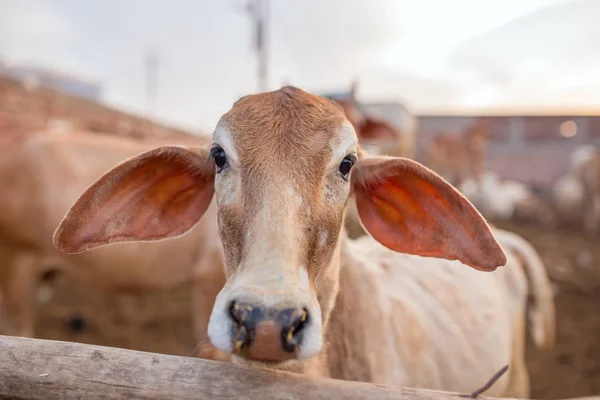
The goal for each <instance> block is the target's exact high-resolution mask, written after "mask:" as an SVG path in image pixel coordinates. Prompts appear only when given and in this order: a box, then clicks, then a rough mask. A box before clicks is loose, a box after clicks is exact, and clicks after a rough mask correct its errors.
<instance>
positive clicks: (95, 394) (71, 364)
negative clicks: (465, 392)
mask: <svg viewBox="0 0 600 400" xmlns="http://www.w3.org/2000/svg"><path fill="white" fill-rule="evenodd" d="M474 389H476V388H474ZM0 399H27V400H35V399H44V400H51V399H90V400H91V399H115V400H121V399H200V400H202V399H249V400H250V399H251V400H258V399H264V400H275V399H314V400H317V399H372V400H378V399H406V400H414V399H430V400H442V399H443V400H451V399H452V400H458V399H462V398H461V397H459V396H458V395H456V394H450V393H443V392H437V391H430V390H419V389H412V388H400V387H385V386H381V385H373V384H367V383H360V382H347V381H340V380H334V379H315V378H309V377H306V376H301V375H297V374H292V373H287V372H276V371H267V370H260V369H249V368H245V367H242V366H237V365H234V364H230V363H223V362H217V361H208V360H201V359H197V358H189V357H178V356H170V355H164V354H155V353H146V352H141V351H133V350H125V349H118V348H110V347H102V346H92V345H85V344H80V343H70V342H59V341H51V340H41V339H28V338H19V337H9V336H0Z"/></svg>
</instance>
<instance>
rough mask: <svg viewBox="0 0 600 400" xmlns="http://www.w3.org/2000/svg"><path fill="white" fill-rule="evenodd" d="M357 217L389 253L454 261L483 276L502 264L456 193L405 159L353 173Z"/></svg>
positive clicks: (374, 160) (382, 160)
mask: <svg viewBox="0 0 600 400" xmlns="http://www.w3.org/2000/svg"><path fill="white" fill-rule="evenodd" d="M352 185H353V190H354V194H355V197H356V205H357V208H358V214H359V216H360V219H361V222H362V224H363V225H364V227H365V229H366V230H367V231H368V232H369V233H370V234H371V236H373V238H375V239H376V240H377V241H378V242H380V243H381V244H383V245H384V246H386V247H387V248H389V249H391V250H394V251H397V252H401V253H407V254H415V255H420V256H424V257H436V258H444V259H448V260H458V261H460V262H462V263H463V264H466V265H468V266H470V267H473V268H475V269H478V270H482V271H493V270H495V269H496V268H497V267H499V266H502V265H505V264H506V255H505V254H504V251H503V250H502V247H500V245H499V244H498V242H497V241H496V239H495V238H494V235H493V234H492V232H491V230H490V228H489V226H488V224H487V223H486V221H485V220H484V218H483V217H482V216H481V215H480V214H479V212H478V211H477V210H476V209H475V207H473V205H472V204H471V203H470V202H469V201H468V200H467V199H466V198H465V197H463V196H462V195H461V194H460V193H459V192H458V190H456V189H455V188H454V187H452V186H451V185H450V184H449V183H447V182H446V181H444V180H443V179H442V178H441V177H440V176H439V175H437V174H436V173H435V172H433V171H431V170H429V169H428V168H426V167H424V166H423V165H421V164H419V163H417V162H415V161H412V160H409V159H405V158H392V157H369V158H365V159H362V160H361V161H360V162H359V165H358V167H357V168H356V169H355V170H354V171H353V172H352Z"/></svg>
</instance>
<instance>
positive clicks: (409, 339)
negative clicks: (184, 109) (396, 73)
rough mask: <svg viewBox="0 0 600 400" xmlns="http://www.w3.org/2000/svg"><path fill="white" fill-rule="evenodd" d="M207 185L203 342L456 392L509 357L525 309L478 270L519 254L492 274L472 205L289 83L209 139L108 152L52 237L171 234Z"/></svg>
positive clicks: (81, 244) (90, 244)
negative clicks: (212, 207) (216, 243)
mask: <svg viewBox="0 0 600 400" xmlns="http://www.w3.org/2000/svg"><path fill="white" fill-rule="evenodd" d="M207 159H208V160H211V161H212V165H211V164H207V162H206V160H207ZM150 171H157V172H156V173H151V172H150ZM213 193H214V196H215V197H216V200H217V205H218V224H219V232H220V237H221V240H222V242H223V245H224V250H225V251H224V255H225V275H226V283H225V285H224V286H223V288H222V290H221V291H220V292H219V294H218V295H217V297H216V299H215V303H214V307H213V310H212V313H211V317H210V321H209V325H208V337H209V341H210V346H208V347H207V348H206V350H207V352H206V353H205V356H213V357H216V358H223V359H225V358H229V359H231V360H232V361H233V362H236V363H241V364H246V365H250V366H261V367H265V366H266V367H270V368H278V369H287V370H292V371H296V372H301V373H306V374H311V375H317V376H335V377H340V378H344V379H358V380H366V381H373V382H386V383H392V384H406V385H413V386H425V387H435V388H441V389H447V390H459V391H470V390H473V388H475V387H478V386H479V385H481V383H482V380H485V379H487V378H489V377H490V376H491V375H492V374H493V373H494V372H495V371H496V370H497V369H499V368H500V367H501V366H502V365H503V364H504V363H508V362H511V360H512V357H511V356H512V354H513V353H515V349H514V346H515V344H514V343H515V341H513V338H514V337H515V335H511V332H513V331H514V330H515V329H517V328H515V326H516V325H518V324H519V318H518V317H513V316H514V315H518V316H523V315H524V314H523V313H522V309H520V307H519V306H518V305H513V306H508V307H507V305H506V304H505V303H504V302H503V300H502V299H504V298H505V297H506V296H508V294H507V292H508V291H510V290H508V291H505V290H504V289H503V286H502V285H501V284H496V285H494V284H492V283H491V282H492V281H494V280H496V281H497V280H499V279H500V280H501V278H499V276H501V275H505V274H509V275H510V274H511V273H513V272H512V271H518V268H507V267H503V268H501V269H500V270H498V271H496V272H494V273H493V274H492V273H491V272H492V271H495V270H496V268H498V267H500V266H503V265H505V264H506V263H507V256H506V255H505V254H504V251H503V250H502V247H501V246H500V244H499V243H498V241H497V240H496V239H495V237H494V235H493V233H492V231H491V230H490V228H489V226H488V225H487V224H486V222H485V220H484V219H483V218H482V217H481V215H479V213H478V212H477V211H476V209H475V208H474V207H473V206H472V205H471V204H470V203H469V202H468V201H467V200H466V199H465V198H464V197H463V196H462V195H461V194H460V193H459V192H458V191H457V190H456V189H454V188H453V187H452V186H451V185H449V184H448V183H447V182H445V181H444V180H443V179H441V178H440V177H439V176H438V175H436V174H435V173H433V172H432V171H431V170H428V169H427V168H425V167H423V166H422V165H420V164H418V163H416V162H414V161H411V160H408V159H403V158H395V157H371V156H369V155H368V154H367V153H366V152H365V151H363V150H362V149H361V148H360V147H359V146H358V139H357V137H356V133H355V132H354V128H353V127H352V124H350V123H349V122H348V120H347V119H346V118H345V116H344V112H343V110H342V109H341V108H340V107H339V106H338V105H336V104H335V103H333V102H331V101H328V100H326V99H324V98H321V97H318V96H313V95H310V94H308V93H306V92H303V91H301V90H299V89H296V88H293V87H284V88H282V89H280V90H278V91H275V92H268V93H261V94H257V95H251V96H246V97H244V98H242V99H240V100H239V101H238V102H236V103H235V104H234V106H233V108H232V109H231V110H230V111H229V112H228V113H227V114H225V115H224V116H223V117H222V118H221V120H220V121H219V123H218V124H217V127H216V128H215V132H214V134H213V143H212V144H211V145H210V146H198V147H187V148H184V147H173V146H164V147H160V148H156V149H153V150H150V151H148V152H145V153H143V154H140V155H138V156H136V157H134V158H132V159H130V160H127V161H125V162H123V163H121V164H120V165H118V166H116V167H115V168H113V169H112V170H111V171H109V172H108V173H107V174H105V175H103V176H102V177H101V178H100V179H99V180H98V181H96V182H95V183H94V184H93V185H92V186H90V187H89V188H88V189H87V190H86V191H85V192H84V193H83V194H82V195H81V196H80V198H79V199H78V200H77V202H76V203H75V204H74V205H73V206H72V207H71V209H70V210H69V212H68V213H67V214H66V216H65V218H64V220H63V221H62V222H61V224H60V226H59V227H58V229H57V231H56V233H55V236H54V243H55V245H56V246H57V248H59V249H60V250H62V251H65V252H69V253H76V252H81V251H84V250H88V249H92V248H94V247H101V246H105V245H107V244H110V243H116V242H121V241H152V240H157V239H162V238H174V237H177V236H179V235H181V234H183V233H185V232H186V231H189V230H190V229H193V227H194V226H195V224H196V223H197V221H198V220H200V218H201V217H202V215H203V214H204V213H205V211H206V209H207V207H208V204H209V203H210V199H211V197H212V196H213ZM351 196H353V197H354V199H355V201H356V206H357V211H358V215H359V217H360V220H361V222H362V224H363V225H364V227H365V229H366V230H367V231H368V232H369V234H370V237H366V238H364V240H363V241H359V242H350V241H349V239H347V237H346V234H345V231H344V229H343V221H344V218H345V212H346V205H347V202H348V200H349V198H350V197H351ZM115 220H116V221H121V223H119V224H114V223H112V222H111V221H115ZM375 241H377V242H379V243H380V244H377V243H376V242H375ZM382 245H383V247H382ZM395 252H397V253H404V255H398V254H396V253H395ZM436 259H438V260H436ZM510 260H511V256H510V255H509V258H508V261H509V262H511V261H510ZM458 261H459V262H458ZM404 267H406V268H405V269H404ZM469 267H471V268H472V270H469ZM436 270H437V271H440V272H439V273H434V271H436ZM464 270H466V271H469V272H464ZM475 270H479V271H475ZM459 271H460V272H459ZM509 271H510V272H509ZM521 274H522V270H521ZM494 278H495V279H494ZM466 281H468V282H472V283H469V284H467V286H468V287H467V289H468V290H466V291H465V293H464V294H458V293H456V292H457V285H459V282H461V283H463V284H465V282H466ZM507 282H508V280H507ZM519 282H520V283H523V282H524V281H523V280H521V281H519V280H517V281H515V282H514V284H516V286H517V289H514V291H515V296H516V298H517V299H518V301H517V303H518V302H519V301H520V300H519V299H522V298H524V295H522V293H525V291H526V289H525V288H520V286H519V285H520V283H519ZM514 284H513V286H514ZM507 286H508V285H507ZM426 292H427V293H428V294H427V295H425V294H424V293H426ZM438 303H440V304H438ZM442 303H446V305H442ZM453 306H454V307H455V308H456V307H460V306H464V307H465V309H468V310H470V312H465V313H456V312H454V311H451V309H452V308H453ZM436 307H437V309H436ZM503 308H508V311H507V310H506V309H503ZM519 309H520V310H521V312H520V313H517V310H519ZM433 310H435V311H436V312H435V313H434V311H433ZM438 311H439V312H438ZM522 326H524V321H523V325H522ZM446 332H447V334H446V337H440V334H444V333H446ZM474 336H477V337H476V338H475V337H474ZM479 338H481V340H479ZM450 346H456V348H457V349H460V350H461V355H462V357H459V358H458V360H454V358H455V357H454V356H455V355H456V354H450V353H451V349H450ZM519 351H520V352H519ZM516 353H518V354H521V355H522V349H517V351H516ZM480 357H483V358H484V359H483V360H478V359H479V358H480ZM477 360H478V361H477ZM472 362H477V365H471V363H472ZM436 363H439V364H441V365H443V366H444V367H448V368H450V367H452V368H454V367H456V368H458V367H462V368H466V371H467V372H466V373H463V374H461V373H460V372H459V371H457V370H455V369H454V370H451V371H450V370H448V369H445V368H442V369H440V368H437V366H436V365H435V364H436ZM413 365H414V368H415V369H414V371H410V370H411V368H413V367H412V366H413ZM428 376H429V378H428ZM513 386H514V385H513V384H512V383H505V384H504V385H503V386H501V389H504V390H508V388H510V387H513ZM498 390H500V389H498ZM525 390H526V389H525ZM515 392H516V390H515Z"/></svg>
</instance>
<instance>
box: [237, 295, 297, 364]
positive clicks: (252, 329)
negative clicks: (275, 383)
mask: <svg viewBox="0 0 600 400" xmlns="http://www.w3.org/2000/svg"><path fill="white" fill-rule="evenodd" d="M229 313H230V315H231V318H232V319H233V332H232V333H233V334H232V342H233V348H234V351H235V352H236V353H237V354H239V355H241V356H242V357H244V358H248V359H252V360H259V361H271V362H283V361H286V360H291V359H294V358H296V357H297V354H296V353H297V352H296V350H297V347H298V345H299V344H300V342H301V340H302V333H303V328H304V326H305V325H306V322H307V321H308V311H307V310H306V309H305V308H285V309H271V308H261V307H256V306H253V305H250V304H247V303H240V302H237V301H234V302H232V303H231V306H230V308H229Z"/></svg>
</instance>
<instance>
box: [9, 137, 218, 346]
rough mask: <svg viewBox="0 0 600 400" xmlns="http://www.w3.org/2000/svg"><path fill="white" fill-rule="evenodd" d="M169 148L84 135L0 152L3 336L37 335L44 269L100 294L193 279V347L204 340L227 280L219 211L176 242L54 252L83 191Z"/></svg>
mask: <svg viewBox="0 0 600 400" xmlns="http://www.w3.org/2000/svg"><path fill="white" fill-rule="evenodd" d="M206 140H207V139H206V138H199V139H190V140H189V141H188V143H193V142H198V143H202V142H203V141H206ZM166 143H167V141H166V140H160V141H159V140H145V141H136V140H133V139H125V138H119V137H114V136H107V135H99V134H88V133H84V132H82V133H70V134H58V133H44V134H41V135H38V136H34V137H32V138H30V139H28V140H25V141H23V142H21V143H20V144H18V145H17V144H13V145H11V147H10V148H9V147H4V148H2V149H0V187H2V191H0V210H2V211H1V212H0V292H1V293H2V297H3V301H2V304H1V305H0V307H2V310H1V311H0V315H1V316H2V318H1V319H0V332H2V333H3V334H11V335H18V336H33V335H34V328H35V327H34V316H35V313H34V311H35V297H36V296H35V293H36V287H37V279H38V277H39V275H40V273H42V272H43V271H40V267H41V266H43V264H44V263H45V264H52V265H54V266H56V267H57V268H59V269H61V270H63V271H64V272H66V273H67V274H68V275H70V276H71V277H73V278H75V280H76V281H77V282H80V283H83V284H85V285H89V286H90V287H94V288H98V289H102V290H131V289H146V288H159V287H168V286H172V285H177V284H180V283H182V282H187V281H190V280H193V281H194V282H195V288H194V296H193V297H194V302H195V305H194V315H193V318H194V324H195V328H194V329H195V334H196V337H197V338H198V340H200V339H202V338H203V337H204V335H205V330H206V325H207V323H208V317H209V315H210V310H211V309H212V304H213V301H214V297H215V296H216V294H217V293H218V291H219V290H220V288H221V287H222V285H223V284H224V280H225V276H224V274H223V269H222V262H223V261H222V249H221V243H220V240H219V238H218V233H217V225H216V220H215V216H216V214H215V212H216V205H214V204H213V205H211V206H210V207H209V208H208V210H207V213H208V215H211V216H209V217H208V218H205V219H204V220H203V221H202V222H200V223H199V224H198V225H197V226H196V227H195V228H194V229H193V230H192V231H191V232H190V233H189V234H188V235H186V236H182V237H180V238H177V239H175V240H169V241H162V242H158V243H122V244H118V245H115V246H110V247H106V248H102V249H97V250H93V251H90V252H87V253H83V254H77V255H66V254H64V253H62V252H58V251H57V250H56V249H55V247H54V246H53V245H52V235H53V233H54V230H55V229H56V226H57V225H58V224H59V223H60V221H61V219H62V218H63V216H64V214H65V213H66V212H67V210H68V209H69V207H70V205H72V204H73V202H74V201H75V200H76V199H77V197H78V196H79V195H80V194H81V192H82V191H83V190H85V188H87V187H88V186H89V185H90V184H92V183H93V182H94V181H95V180H96V179H98V178H99V177H100V176H101V175H102V174H103V173H104V172H106V170H107V169H108V168H110V167H111V166H113V165H115V164H116V163H118V162H120V161H123V160H125V159H128V158H130V157H132V156H134V155H136V154H139V153H140V152H143V151H145V150H148V149H150V148H153V147H156V146H159V145H164V144H166ZM111 223H112V224H119V223H120V221H118V220H113V221H111ZM90 234H91V235H93V234H94V233H92V232H90ZM213 265H215V266H216V267H215V268H211V267H212V266H213Z"/></svg>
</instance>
